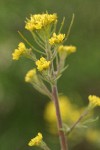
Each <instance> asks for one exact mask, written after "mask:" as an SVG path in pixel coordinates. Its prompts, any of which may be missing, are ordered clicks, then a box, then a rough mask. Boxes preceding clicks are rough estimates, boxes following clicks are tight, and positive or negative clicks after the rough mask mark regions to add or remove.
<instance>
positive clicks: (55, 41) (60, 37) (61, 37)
mask: <svg viewBox="0 0 100 150" xmlns="http://www.w3.org/2000/svg"><path fill="white" fill-rule="evenodd" d="M64 38H65V34H58V35H57V34H56V33H53V36H52V37H51V38H50V39H49V44H50V45H54V44H59V43H61V42H62V41H63V40H64Z"/></svg>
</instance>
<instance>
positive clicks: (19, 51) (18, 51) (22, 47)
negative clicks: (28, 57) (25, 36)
mask: <svg viewBox="0 0 100 150" xmlns="http://www.w3.org/2000/svg"><path fill="white" fill-rule="evenodd" d="M25 52H26V46H25V44H24V43H22V42H20V43H19V45H18V49H15V51H14V52H13V53H12V59H13V60H18V59H19V57H20V56H21V55H23V54H24V53H25Z"/></svg>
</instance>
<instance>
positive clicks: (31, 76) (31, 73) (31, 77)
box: [25, 69, 37, 82]
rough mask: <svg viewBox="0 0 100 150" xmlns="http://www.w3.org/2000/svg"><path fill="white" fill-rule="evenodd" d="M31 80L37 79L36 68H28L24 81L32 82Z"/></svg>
mask: <svg viewBox="0 0 100 150" xmlns="http://www.w3.org/2000/svg"><path fill="white" fill-rule="evenodd" d="M33 80H34V81H37V75H36V69H31V70H29V71H28V72H27V74H26V76H25V81H26V82H32V81H33Z"/></svg>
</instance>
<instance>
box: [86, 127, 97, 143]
mask: <svg viewBox="0 0 100 150" xmlns="http://www.w3.org/2000/svg"><path fill="white" fill-rule="evenodd" d="M86 139H87V140H88V141H89V142H91V143H96V144H97V143H98V144H99V145H100V130H97V129H88V130H87V132H86Z"/></svg>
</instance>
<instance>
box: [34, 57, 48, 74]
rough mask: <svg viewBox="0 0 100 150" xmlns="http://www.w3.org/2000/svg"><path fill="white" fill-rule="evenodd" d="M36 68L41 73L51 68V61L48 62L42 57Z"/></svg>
mask: <svg viewBox="0 0 100 150" xmlns="http://www.w3.org/2000/svg"><path fill="white" fill-rule="evenodd" d="M36 66H37V69H38V70H39V71H43V70H45V69H48V68H49V66H50V61H47V60H46V59H45V58H44V57H41V58H40V60H37V61H36Z"/></svg>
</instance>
